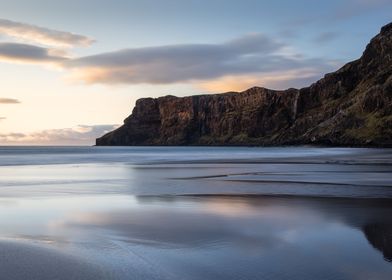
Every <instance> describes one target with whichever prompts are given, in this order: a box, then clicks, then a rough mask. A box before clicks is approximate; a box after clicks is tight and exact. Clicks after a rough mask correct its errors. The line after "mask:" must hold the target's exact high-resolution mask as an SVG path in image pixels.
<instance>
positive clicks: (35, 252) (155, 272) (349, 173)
mask: <svg viewBox="0 0 392 280" xmlns="http://www.w3.org/2000/svg"><path fill="white" fill-rule="evenodd" d="M0 272H1V274H0V279H13V280H14V279H39V280H46V279H81V280H89V279H94V280H95V279H108V280H110V279H121V280H122V279H127V280H128V279H137V280H139V279H141V280H142V279H148V280H155V279H179V280H188V279H189V280H193V279H200V280H202V279H203V280H208V279H217V280H220V279H222V280H231V279H233V280H234V279H249V280H258V279H283V280H284V279H291V280H307V279H309V280H314V279H320V280H322V279H328V280H329V279H331V280H332V279H333V280H335V279H366V280H368V279H377V280H383V279H385V280H390V279H391V275H392V149H381V148H380V149H373V148H327V147H311V146H309V147H308V146H304V147H38V146H34V147H26V146H23V147H22V146H18V147H13V146H9V147H0Z"/></svg>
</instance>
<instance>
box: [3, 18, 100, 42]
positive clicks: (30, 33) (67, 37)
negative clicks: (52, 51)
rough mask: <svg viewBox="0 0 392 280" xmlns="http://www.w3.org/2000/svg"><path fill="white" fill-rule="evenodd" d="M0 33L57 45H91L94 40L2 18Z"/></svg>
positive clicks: (29, 40)
mask: <svg viewBox="0 0 392 280" xmlns="http://www.w3.org/2000/svg"><path fill="white" fill-rule="evenodd" d="M0 34H3V35H7V36H10V37H14V38H16V39H21V40H24V41H28V42H33V43H38V44H43V45H48V46H57V47H75V46H89V45H91V44H92V43H93V42H94V40H93V39H91V38H89V37H86V36H83V35H78V34H73V33H70V32H65V31H58V30H53V29H49V28H44V27H39V26H35V25H31V24H26V23H21V22H16V21H11V20H6V19H0Z"/></svg>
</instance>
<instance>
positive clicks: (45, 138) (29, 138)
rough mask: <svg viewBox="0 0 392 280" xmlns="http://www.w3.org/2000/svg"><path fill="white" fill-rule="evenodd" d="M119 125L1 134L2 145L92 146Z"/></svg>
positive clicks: (83, 126)
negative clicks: (98, 138) (96, 139)
mask: <svg viewBox="0 0 392 280" xmlns="http://www.w3.org/2000/svg"><path fill="white" fill-rule="evenodd" d="M117 127H118V125H78V126H76V127H74V128H64V129H47V130H42V131H38V132H33V133H28V134H26V133H8V134H0V144H2V145H4V144H8V145H92V144H94V143H95V138H97V137H100V136H102V135H103V134H105V133H107V132H109V131H111V130H113V129H115V128H117Z"/></svg>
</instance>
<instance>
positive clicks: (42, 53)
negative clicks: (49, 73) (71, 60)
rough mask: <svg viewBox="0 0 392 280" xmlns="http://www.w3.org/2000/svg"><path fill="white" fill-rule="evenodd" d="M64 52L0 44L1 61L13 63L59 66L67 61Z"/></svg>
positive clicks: (13, 44)
mask: <svg viewBox="0 0 392 280" xmlns="http://www.w3.org/2000/svg"><path fill="white" fill-rule="evenodd" d="M66 59H67V58H66V56H65V53H64V52H63V51H59V50H55V49H49V48H43V47H38V46H34V45H28V44H20V43H8V42H4V43H0V61H4V62H13V63H15V62H16V63H38V64H47V63H51V64H59V63H60V62H62V61H64V60H66Z"/></svg>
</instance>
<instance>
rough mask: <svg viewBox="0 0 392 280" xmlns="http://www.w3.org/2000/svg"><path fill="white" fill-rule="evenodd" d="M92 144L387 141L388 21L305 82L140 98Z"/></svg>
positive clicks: (391, 92) (391, 135)
mask: <svg viewBox="0 0 392 280" xmlns="http://www.w3.org/2000/svg"><path fill="white" fill-rule="evenodd" d="M96 144H97V145H291V144H321V145H336V146H392V23H390V24H388V25H386V26H384V27H383V28H382V29H381V32H380V34H378V35H377V36H376V37H374V38H373V39H372V40H371V42H370V43H369V44H368V46H367V47H366V50H365V51H364V53H363V55H362V57H361V58H360V59H358V60H356V61H353V62H350V63H348V64H346V65H345V66H343V67H342V68H341V69H339V70H338V71H336V72H334V73H330V74H327V75H325V77H324V78H323V79H321V80H319V81H318V82H316V83H314V84H312V85H311V86H310V87H306V88H302V89H288V90H284V91H275V90H269V89H265V88H260V87H254V88H251V89H248V90H246V91H244V92H240V93H237V92H229V93H223V94H214V95H197V96H189V97H182V98H179V97H175V96H165V97H160V98H155V99H154V98H142V99H139V100H138V101H137V102H136V106H135V108H134V109H133V112H132V115H130V116H129V117H128V118H127V119H125V121H124V125H123V126H121V127H119V128H118V129H116V130H114V131H112V132H109V133H108V134H106V135H104V136H102V137H101V138H98V139H97V141H96Z"/></svg>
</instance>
